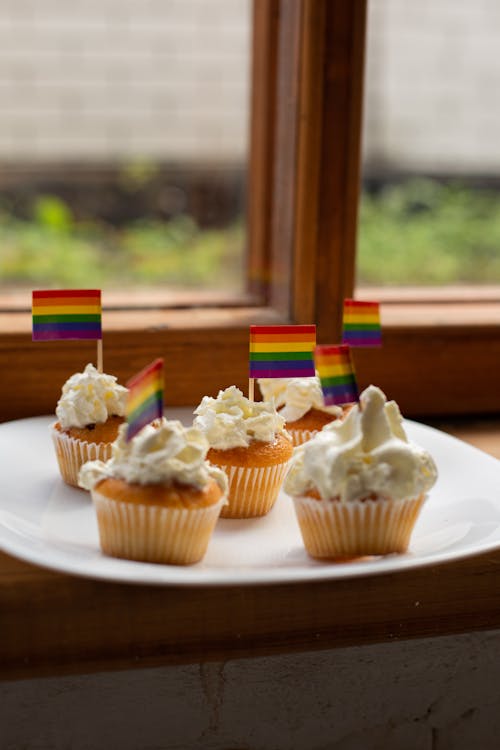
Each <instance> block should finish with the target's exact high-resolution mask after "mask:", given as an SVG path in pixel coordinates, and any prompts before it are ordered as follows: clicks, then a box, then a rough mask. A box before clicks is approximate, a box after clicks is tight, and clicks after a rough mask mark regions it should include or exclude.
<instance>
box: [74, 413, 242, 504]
mask: <svg viewBox="0 0 500 750" xmlns="http://www.w3.org/2000/svg"><path fill="white" fill-rule="evenodd" d="M126 434H127V426H126V425H125V424H123V425H121V427H120V429H119V432H118V437H117V439H116V440H115V442H114V443H113V445H112V456H111V458H110V459H109V461H106V462H103V461H89V462H88V463H86V464H84V465H83V466H82V468H81V470H80V474H79V477H78V483H79V485H80V487H83V488H84V489H87V490H90V489H92V488H93V487H95V486H96V485H97V484H98V483H99V482H100V481H102V480H103V479H106V478H107V477H115V478H118V479H123V480H125V481H126V482H128V483H130V484H171V483H173V482H178V483H179V484H184V485H189V486H191V487H199V488H201V487H205V486H206V485H207V483H208V482H209V481H210V480H211V479H213V480H215V481H216V482H217V484H218V485H219V486H220V487H221V489H222V491H223V492H226V489H227V478H226V475H225V474H224V472H223V471H222V470H220V469H218V468H217V467H215V466H212V464H210V463H209V462H208V461H207V460H206V455H207V451H208V449H209V445H208V441H207V439H206V437H205V436H204V435H203V433H202V432H200V430H197V429H196V428H194V427H184V426H183V425H182V424H181V422H178V421H177V420H166V419H164V420H162V421H161V422H160V423H159V424H148V425H146V427H144V428H143V429H142V430H141V431H140V432H139V433H138V434H137V435H136V436H135V437H134V438H133V439H132V440H129V441H127V439H126Z"/></svg>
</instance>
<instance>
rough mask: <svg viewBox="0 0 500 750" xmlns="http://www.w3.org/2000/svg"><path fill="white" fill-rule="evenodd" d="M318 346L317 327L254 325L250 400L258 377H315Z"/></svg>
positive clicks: (249, 371) (251, 340)
mask: <svg viewBox="0 0 500 750" xmlns="http://www.w3.org/2000/svg"><path fill="white" fill-rule="evenodd" d="M315 344H316V326H315V325H297V326H250V361H249V370H248V374H249V383H248V397H249V399H250V400H251V401H253V396H254V380H255V379H256V378H306V377H312V376H314V374H315V371H314V358H313V351H314V346H315Z"/></svg>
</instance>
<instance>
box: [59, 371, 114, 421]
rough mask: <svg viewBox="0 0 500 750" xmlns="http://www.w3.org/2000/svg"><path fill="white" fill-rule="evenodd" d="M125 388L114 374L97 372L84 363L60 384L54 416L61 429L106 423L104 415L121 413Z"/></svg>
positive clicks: (110, 415)
mask: <svg viewBox="0 0 500 750" xmlns="http://www.w3.org/2000/svg"><path fill="white" fill-rule="evenodd" d="M126 400H127V389H126V388H124V387H123V386H122V385H118V383H117V379H116V378H115V377H114V375H106V374H105V373H103V372H98V371H97V370H96V368H95V367H94V366H93V365H91V364H88V365H87V366H86V368H85V370H84V371H83V372H77V373H75V374H74V375H72V376H71V377H70V378H69V379H68V380H67V381H66V383H65V384H64V385H63V388H62V394H61V398H60V399H59V401H58V403H57V407H56V415H57V419H58V421H59V424H60V425H61V427H62V429H63V430H68V429H70V428H71V427H86V426H87V425H88V424H96V423H101V422H106V420H107V419H108V417H112V416H118V417H123V416H124V415H125V408H126Z"/></svg>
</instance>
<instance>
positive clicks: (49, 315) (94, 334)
mask: <svg viewBox="0 0 500 750" xmlns="http://www.w3.org/2000/svg"><path fill="white" fill-rule="evenodd" d="M31 310H32V317H33V331H32V339H33V341H52V340H54V339H102V327H101V312H102V311H101V290H100V289H65V290H61V291H54V290H50V291H36V292H33V295H32V308H31Z"/></svg>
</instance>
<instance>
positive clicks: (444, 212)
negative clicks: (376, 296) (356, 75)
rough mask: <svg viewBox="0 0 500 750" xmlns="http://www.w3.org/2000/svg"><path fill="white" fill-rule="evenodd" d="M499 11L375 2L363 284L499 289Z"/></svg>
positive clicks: (407, 0)
mask: <svg viewBox="0 0 500 750" xmlns="http://www.w3.org/2000/svg"><path fill="white" fill-rule="evenodd" d="M499 35H500V5H499V4H498V2H497V1H496V0H477V2H474V3H471V2H468V0H440V2H438V3H436V2H428V1H427V0H426V1H425V2H417V3H416V2H412V1H411V0H370V2H369V16H368V45H367V58H366V93H365V122H364V157H363V198H362V204H361V211H360V225H359V237H358V283H359V284H362V285H367V284H372V285H456V284H462V285H463V284H468V285H472V284H477V285H480V284H483V285H484V284H495V283H500V140H499V137H498V134H499V133H500V103H499V99H498V96H497V92H498V90H499V89H500V56H499V55H498V41H499V38H500V36H499Z"/></svg>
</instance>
